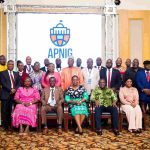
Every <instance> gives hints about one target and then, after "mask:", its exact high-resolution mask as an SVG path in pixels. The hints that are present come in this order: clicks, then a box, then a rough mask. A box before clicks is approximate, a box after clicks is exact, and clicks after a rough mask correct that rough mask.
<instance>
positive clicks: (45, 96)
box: [41, 87, 64, 104]
mask: <svg viewBox="0 0 150 150" xmlns="http://www.w3.org/2000/svg"><path fill="white" fill-rule="evenodd" d="M49 96H50V88H45V89H43V91H42V96H41V101H46V103H47V102H48V99H49ZM55 100H56V104H58V103H59V101H61V102H64V94H63V90H62V88H60V87H55Z"/></svg>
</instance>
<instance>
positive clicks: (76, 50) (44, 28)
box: [17, 13, 102, 67]
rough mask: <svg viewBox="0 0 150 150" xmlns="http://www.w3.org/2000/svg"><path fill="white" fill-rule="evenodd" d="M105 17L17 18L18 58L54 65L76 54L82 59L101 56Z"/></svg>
mask: <svg viewBox="0 0 150 150" xmlns="http://www.w3.org/2000/svg"><path fill="white" fill-rule="evenodd" d="M101 51H102V16H101V15H96V14H32V13H19V14H18V15H17V59H18V60H22V61H23V62H25V57H26V56H31V57H32V60H33V62H35V61H39V62H40V63H41V66H43V60H44V59H45V58H49V59H50V62H54V60H55V59H56V58H61V59H62V66H63V67H64V66H67V58H68V57H69V56H70V55H73V56H74V58H75V59H77V58H78V57H79V58H81V59H82V61H83V66H86V60H87V58H93V59H94V64H95V59H96V57H98V56H100V57H101V55H102V54H101Z"/></svg>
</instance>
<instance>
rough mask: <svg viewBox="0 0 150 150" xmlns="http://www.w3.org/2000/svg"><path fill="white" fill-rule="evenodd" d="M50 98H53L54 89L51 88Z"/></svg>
mask: <svg viewBox="0 0 150 150" xmlns="http://www.w3.org/2000/svg"><path fill="white" fill-rule="evenodd" d="M51 99H52V100H54V89H53V88H52V89H51Z"/></svg>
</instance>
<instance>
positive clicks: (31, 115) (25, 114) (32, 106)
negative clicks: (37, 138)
mask: <svg viewBox="0 0 150 150" xmlns="http://www.w3.org/2000/svg"><path fill="white" fill-rule="evenodd" d="M31 83H32V82H31V78H29V77H27V78H25V80H24V87H20V88H19V89H18V90H17V92H16V94H15V97H14V99H15V101H16V103H17V105H16V107H15V110H14V112H13V114H12V124H13V126H14V127H16V128H18V127H20V133H19V134H20V135H27V134H28V133H29V126H31V127H36V126H37V121H36V120H37V106H36V103H37V102H38V101H39V100H40V94H39V92H38V90H37V89H35V88H32V84H31ZM24 126H25V129H24Z"/></svg>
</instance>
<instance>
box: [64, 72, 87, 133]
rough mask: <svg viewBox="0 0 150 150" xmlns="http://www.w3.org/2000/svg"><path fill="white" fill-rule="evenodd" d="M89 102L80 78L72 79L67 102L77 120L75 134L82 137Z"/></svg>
mask: <svg viewBox="0 0 150 150" xmlns="http://www.w3.org/2000/svg"><path fill="white" fill-rule="evenodd" d="M87 100H88V93H87V92H86V90H85V88H84V87H83V86H82V85H79V78H78V76H76V75H74V76H73V77H72V86H70V87H69V88H68V89H67V92H66V93H65V101H66V102H67V103H69V105H70V108H71V115H72V116H73V117H74V118H75V121H76V124H77V128H76V131H75V133H79V134H80V135H82V134H83V130H82V123H83V121H84V119H85V117H87V116H88V108H87V105H86V101H87Z"/></svg>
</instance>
